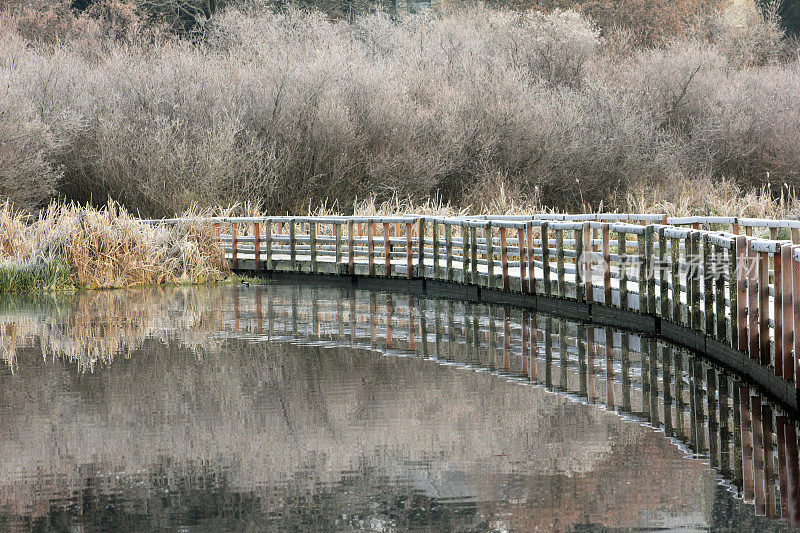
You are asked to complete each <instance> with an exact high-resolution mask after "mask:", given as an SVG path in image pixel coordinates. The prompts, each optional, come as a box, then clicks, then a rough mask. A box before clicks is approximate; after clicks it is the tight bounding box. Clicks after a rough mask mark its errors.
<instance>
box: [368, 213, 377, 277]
mask: <svg viewBox="0 0 800 533" xmlns="http://www.w3.org/2000/svg"><path fill="white" fill-rule="evenodd" d="M367 264H368V265H369V275H370V276H374V275H375V222H374V221H373V220H369V221H367Z"/></svg>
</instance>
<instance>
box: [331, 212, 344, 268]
mask: <svg viewBox="0 0 800 533" xmlns="http://www.w3.org/2000/svg"><path fill="white" fill-rule="evenodd" d="M333 238H334V241H335V243H334V247H335V250H334V254H335V255H334V259H333V261H334V263H335V264H336V273H337V274H341V273H342V268H341V266H342V223H341V222H335V223H334V224H333Z"/></svg>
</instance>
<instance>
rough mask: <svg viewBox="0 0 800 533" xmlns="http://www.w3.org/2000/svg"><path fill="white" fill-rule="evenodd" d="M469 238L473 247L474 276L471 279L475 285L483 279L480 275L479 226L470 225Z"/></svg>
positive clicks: (471, 255) (471, 254)
mask: <svg viewBox="0 0 800 533" xmlns="http://www.w3.org/2000/svg"><path fill="white" fill-rule="evenodd" d="M469 239H470V247H471V248H472V252H471V253H470V257H471V259H472V265H471V266H472V276H471V278H470V279H471V281H472V284H473V285H480V281H481V280H480V277H479V276H478V272H479V271H478V228H476V227H475V226H473V225H470V228H469Z"/></svg>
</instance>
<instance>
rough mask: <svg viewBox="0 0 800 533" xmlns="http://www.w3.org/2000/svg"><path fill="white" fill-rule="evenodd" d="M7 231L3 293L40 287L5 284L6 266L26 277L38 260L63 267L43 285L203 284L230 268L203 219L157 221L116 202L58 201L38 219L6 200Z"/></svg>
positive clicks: (1, 255)
mask: <svg viewBox="0 0 800 533" xmlns="http://www.w3.org/2000/svg"><path fill="white" fill-rule="evenodd" d="M0 230H2V231H3V233H2V239H0V259H2V260H3V261H5V263H3V264H2V266H0V291H4V292H9V291H14V290H30V289H31V288H34V287H31V284H30V283H22V281H19V282H17V283H13V282H11V283H7V284H3V277H2V273H3V268H8V269H9V270H11V271H13V272H17V273H18V275H19V272H27V270H30V269H31V268H32V267H31V265H61V266H62V268H61V270H59V271H58V272H59V274H60V278H59V279H58V280H57V281H55V282H53V283H50V284H45V286H44V287H36V288H59V287H63V286H70V285H71V286H75V287H81V288H113V287H131V286H141V285H158V284H163V283H203V282H208V281H215V280H218V279H220V278H221V277H222V276H223V274H224V272H225V270H226V268H227V267H226V264H225V262H224V260H223V255H222V251H221V249H220V247H219V243H218V242H217V241H216V238H215V235H214V231H213V228H212V227H211V225H210V224H208V223H206V222H202V221H201V220H200V218H199V217H197V216H188V217H187V218H186V219H185V220H184V221H182V222H180V223H178V224H166V223H155V224H150V223H146V222H143V221H141V220H139V219H137V218H136V217H133V216H132V215H131V214H129V213H128V212H127V211H126V210H125V209H124V208H123V207H121V206H120V205H119V204H117V203H115V202H109V204H108V205H107V206H105V207H102V208H99V209H97V208H92V207H80V206H77V205H75V204H55V203H54V204H51V205H49V206H48V207H47V208H46V209H44V210H42V211H41V212H40V213H39V214H38V216H37V217H33V216H32V215H30V214H28V213H25V212H22V211H14V210H13V209H12V207H11V205H10V204H8V203H6V204H5V205H4V206H3V208H2V209H0ZM39 270H42V267H39ZM50 270H52V268H51V269H50ZM34 272H36V269H34ZM42 272H43V273H47V272H49V270H46V269H44V270H42Z"/></svg>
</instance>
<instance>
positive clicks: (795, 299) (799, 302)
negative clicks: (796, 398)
mask: <svg viewBox="0 0 800 533" xmlns="http://www.w3.org/2000/svg"><path fill="white" fill-rule="evenodd" d="M798 249H800V246H792V314H793V315H794V317H793V318H794V319H793V323H794V324H793V325H794V328H793V329H794V359H793V360H792V370H793V375H794V386H795V388H796V389H799V390H800V261H798V260H797V257H796V256H795V254H796V253H797V250H798ZM792 429H793V430H794V428H792Z"/></svg>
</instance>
